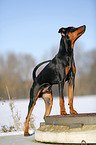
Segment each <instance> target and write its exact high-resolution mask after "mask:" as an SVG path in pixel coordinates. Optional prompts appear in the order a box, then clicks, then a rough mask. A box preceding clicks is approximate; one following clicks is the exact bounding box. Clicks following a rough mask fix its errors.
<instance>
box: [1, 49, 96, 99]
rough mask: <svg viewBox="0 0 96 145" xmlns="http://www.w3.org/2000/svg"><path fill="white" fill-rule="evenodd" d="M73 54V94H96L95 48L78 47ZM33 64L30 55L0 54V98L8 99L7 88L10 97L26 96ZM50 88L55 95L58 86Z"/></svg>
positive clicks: (34, 61)
mask: <svg viewBox="0 0 96 145" xmlns="http://www.w3.org/2000/svg"><path fill="white" fill-rule="evenodd" d="M75 55H76V66H77V67H76V68H77V74H76V80H75V84H76V85H75V95H76V96H78V95H92V94H96V49H92V50H91V51H88V52H82V51H81V50H80V49H79V48H78V49H77V51H76V54H75ZM42 61H43V60H42ZM35 65H36V60H35V59H34V57H33V56H32V55H28V54H27V55H26V54H22V55H21V54H14V53H10V54H7V55H6V56H1V55H0V99H1V100H2V99H8V92H7V89H8V91H9V93H10V96H11V98H14V99H22V98H28V96H29V90H30V87H31V85H32V82H33V80H32V70H33V68H34V67H35ZM41 68H43V66H42V67H41ZM39 71H40V70H39ZM52 89H53V95H54V96H56V95H57V94H58V87H57V86H55V87H52ZM64 94H65V95H68V93H67V85H65V91H64Z"/></svg>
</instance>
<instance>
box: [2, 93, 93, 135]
mask: <svg viewBox="0 0 96 145" xmlns="http://www.w3.org/2000/svg"><path fill="white" fill-rule="evenodd" d="M28 103H29V100H28V99H23V100H14V105H15V108H14V110H15V111H17V112H18V114H19V116H20V122H21V123H22V124H23V123H24V122H25V119H26V115H27V110H28ZM65 106H66V111H67V113H69V108H68V97H65ZM74 109H75V110H76V111H77V112H78V113H96V95H93V96H78V97H74ZM59 112H60V109H59V98H58V97H57V98H55V97H54V98H53V107H52V111H51V115H59ZM44 113H45V104H44V101H43V99H42V98H40V99H38V100H37V102H36V105H35V107H34V110H33V117H34V119H35V121H34V124H35V127H36V128H38V127H39V126H40V122H44V120H43V116H44ZM13 124H14V122H13V118H12V114H11V110H10V107H9V101H5V102H3V101H0V128H1V126H4V125H7V126H12V125H13ZM32 132H33V130H32ZM11 134H13V135H14V134H23V131H19V132H10V133H6V135H11ZM1 135H5V133H0V136H1Z"/></svg>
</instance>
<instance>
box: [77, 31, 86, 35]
mask: <svg viewBox="0 0 96 145" xmlns="http://www.w3.org/2000/svg"><path fill="white" fill-rule="evenodd" d="M84 32H85V30H83V31H81V32H79V33H78V34H77V35H82V34H83V33H84Z"/></svg>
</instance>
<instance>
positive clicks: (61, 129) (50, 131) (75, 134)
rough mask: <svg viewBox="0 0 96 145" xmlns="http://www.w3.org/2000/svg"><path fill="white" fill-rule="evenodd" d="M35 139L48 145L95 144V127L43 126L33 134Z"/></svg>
mask: <svg viewBox="0 0 96 145" xmlns="http://www.w3.org/2000/svg"><path fill="white" fill-rule="evenodd" d="M35 139H36V140H37V141H40V142H50V143H81V142H82V140H85V141H86V143H96V125H84V126H83V127H82V128H69V127H68V126H58V125H44V126H41V127H40V128H39V129H38V130H36V132H35Z"/></svg>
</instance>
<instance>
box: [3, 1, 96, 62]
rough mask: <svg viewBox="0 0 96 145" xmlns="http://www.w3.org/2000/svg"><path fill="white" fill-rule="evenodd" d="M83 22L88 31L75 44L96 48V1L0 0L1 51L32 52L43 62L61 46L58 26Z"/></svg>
mask: <svg viewBox="0 0 96 145" xmlns="http://www.w3.org/2000/svg"><path fill="white" fill-rule="evenodd" d="M84 24H85V25H86V26H87V29H86V33H85V34H84V35H82V36H81V37H80V38H79V39H78V41H77V42H76V43H77V44H78V43H79V44H80V43H81V44H82V46H83V48H82V49H84V50H85V51H89V50H91V49H94V48H95V49H96V36H95V33H96V27H95V25H96V1H95V0H67V1H66V0H48V1H45V0H40V1H39V0H35V1H34V0H0V53H1V54H2V55H5V54H6V53H9V52H14V53H17V54H18V53H21V54H32V55H33V56H34V57H35V58H36V60H37V61H41V60H42V58H43V57H44V55H45V54H46V56H47V55H48V54H49V53H51V50H52V48H53V47H57V48H58V47H59V41H60V34H58V33H57V32H58V29H59V28H61V27H62V26H63V27H68V26H75V27H78V26H81V25H84ZM48 56H49V55H48ZM49 59H50V58H49Z"/></svg>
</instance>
